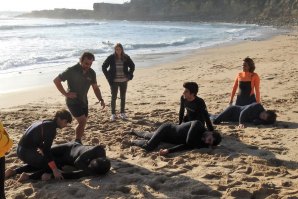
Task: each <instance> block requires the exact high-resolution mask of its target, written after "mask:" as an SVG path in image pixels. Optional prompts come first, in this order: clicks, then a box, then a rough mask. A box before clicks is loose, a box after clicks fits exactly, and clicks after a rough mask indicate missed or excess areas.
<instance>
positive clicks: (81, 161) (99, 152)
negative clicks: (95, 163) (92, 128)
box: [74, 145, 106, 170]
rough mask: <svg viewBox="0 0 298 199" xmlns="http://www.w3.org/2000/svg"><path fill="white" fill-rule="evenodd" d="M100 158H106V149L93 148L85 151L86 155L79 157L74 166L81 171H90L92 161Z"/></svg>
mask: <svg viewBox="0 0 298 199" xmlns="http://www.w3.org/2000/svg"><path fill="white" fill-rule="evenodd" d="M85 147H86V146H85ZM87 147H88V146H87ZM100 157H101V158H105V157H106V151H105V149H104V147H102V146H100V145H96V146H93V147H91V148H89V149H88V150H86V151H84V153H82V154H81V155H80V156H79V157H77V159H76V160H75V162H74V166H75V167H76V168H78V169H81V170H88V166H89V164H90V162H91V160H93V159H96V158H100Z"/></svg>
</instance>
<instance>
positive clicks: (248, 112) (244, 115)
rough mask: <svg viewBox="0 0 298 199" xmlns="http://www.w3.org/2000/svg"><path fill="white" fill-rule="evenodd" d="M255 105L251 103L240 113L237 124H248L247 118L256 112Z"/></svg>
mask: <svg viewBox="0 0 298 199" xmlns="http://www.w3.org/2000/svg"><path fill="white" fill-rule="evenodd" d="M255 107H256V103H252V104H250V105H247V106H246V107H245V108H244V109H243V110H242V111H241V113H240V116H239V124H244V123H245V122H249V118H250V117H249V116H250V115H251V114H252V113H253V112H255V111H256V108H255Z"/></svg>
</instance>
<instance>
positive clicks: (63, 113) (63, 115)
mask: <svg viewBox="0 0 298 199" xmlns="http://www.w3.org/2000/svg"><path fill="white" fill-rule="evenodd" d="M58 118H60V119H61V120H67V123H71V122H72V116H71V114H70V112H69V111H68V110H65V109H61V110H59V111H57V112H56V114H55V116H54V121H57V119H58Z"/></svg>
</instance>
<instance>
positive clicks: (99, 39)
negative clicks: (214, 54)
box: [0, 13, 277, 90]
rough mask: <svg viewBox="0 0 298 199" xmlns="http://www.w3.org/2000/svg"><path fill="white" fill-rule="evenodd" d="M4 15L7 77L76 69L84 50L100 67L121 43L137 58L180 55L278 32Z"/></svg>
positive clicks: (0, 38) (2, 67)
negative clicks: (25, 72)
mask: <svg viewBox="0 0 298 199" xmlns="http://www.w3.org/2000/svg"><path fill="white" fill-rule="evenodd" d="M0 16H1V17H0V51H1V56H0V75H2V76H3V75H9V74H11V73H13V72H16V73H18V74H22V73H23V72H24V71H32V70H38V69H42V71H43V73H47V71H49V70H51V71H52V70H53V68H56V69H57V71H59V72H61V70H62V69H63V68H65V67H66V66H72V65H73V64H75V63H76V62H77V61H78V59H79V56H80V55H81V54H82V52H84V51H91V52H93V53H94V54H95V55H96V60H97V62H98V65H101V64H102V61H103V59H104V58H105V57H106V56H107V55H108V54H110V53H112V52H113V46H114V44H115V43H117V42H120V43H122V44H123V45H124V48H125V51H126V53H127V54H129V55H130V56H131V57H132V58H133V59H134V58H135V59H136V57H140V56H144V55H146V54H158V53H171V52H175V53H178V52H185V51H186V50H192V49H198V48H202V47H208V46H212V45H216V44H222V43H226V42H230V41H241V40H245V39H258V38H260V37H264V35H268V33H269V34H272V33H274V32H276V31H277V30H276V29H274V28H272V27H262V26H257V25H246V24H229V23H194V22H131V21H96V20H73V19H68V20H66V19H31V18H15V17H14V16H15V15H9V16H8V15H5V13H4V14H3V13H0ZM136 60H137V59H136ZM152 61H154V57H153V58H152V59H150V62H152ZM158 61H161V60H160V59H159V60H158ZM144 63H146V60H142V62H141V64H143V65H144ZM136 64H137V66H138V63H136ZM61 66H63V67H61ZM0 90H1V88H0Z"/></svg>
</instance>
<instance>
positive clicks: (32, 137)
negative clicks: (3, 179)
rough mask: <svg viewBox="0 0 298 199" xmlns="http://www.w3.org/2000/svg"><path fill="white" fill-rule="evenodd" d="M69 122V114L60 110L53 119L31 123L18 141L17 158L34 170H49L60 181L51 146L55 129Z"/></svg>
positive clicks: (55, 132)
mask: <svg viewBox="0 0 298 199" xmlns="http://www.w3.org/2000/svg"><path fill="white" fill-rule="evenodd" d="M71 121H72V117H71V114H70V112H68V111H67V110H65V109H62V110H59V111H57V112H56V114H55V117H54V118H53V119H50V120H43V121H38V122H35V123H33V124H32V125H31V126H30V127H29V128H28V129H27V130H26V132H25V134H24V135H23V136H22V137H21V140H20V141H19V144H18V147H17V156H18V157H19V158H20V159H21V160H22V161H23V162H25V163H26V164H28V165H30V166H31V167H34V168H36V169H51V170H52V172H53V174H54V176H55V178H56V179H62V178H63V176H62V175H61V172H60V171H59V170H58V169H57V166H56V163H55V161H54V159H53V156H52V154H51V146H52V143H53V140H54V139H55V137H56V134H57V131H56V129H57V128H60V129H62V128H64V127H66V126H67V124H68V123H71Z"/></svg>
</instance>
